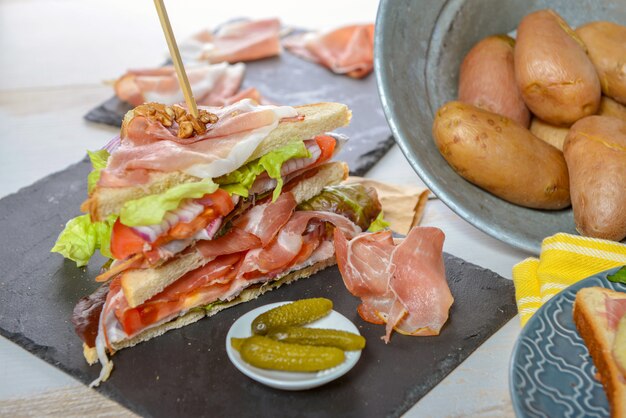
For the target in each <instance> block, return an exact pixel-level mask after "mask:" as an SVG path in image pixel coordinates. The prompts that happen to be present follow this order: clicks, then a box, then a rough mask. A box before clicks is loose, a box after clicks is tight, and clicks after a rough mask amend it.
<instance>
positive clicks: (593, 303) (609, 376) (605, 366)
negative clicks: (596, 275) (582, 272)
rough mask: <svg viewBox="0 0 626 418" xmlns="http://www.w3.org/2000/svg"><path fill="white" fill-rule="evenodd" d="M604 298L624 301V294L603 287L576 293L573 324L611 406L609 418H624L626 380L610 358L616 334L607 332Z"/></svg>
mask: <svg viewBox="0 0 626 418" xmlns="http://www.w3.org/2000/svg"><path fill="white" fill-rule="evenodd" d="M606 297H610V298H613V299H626V293H622V292H616V291H614V290H610V289H605V288H603V287H588V288H584V289H581V290H580V291H578V293H577V294H576V301H575V302H574V323H575V324H576V328H578V332H579V333H580V335H581V337H582V338H583V340H584V341H585V345H587V347H588V348H589V353H590V354H591V357H592V358H593V363H594V364H595V366H596V368H597V369H598V374H599V376H600V380H601V382H602V385H603V386H604V391H605V392H606V396H607V398H608V399H609V404H610V406H611V416H612V417H620V418H624V417H626V376H624V375H622V372H621V370H620V368H619V366H618V365H617V363H616V362H615V357H614V355H613V344H614V342H615V336H616V333H615V330H611V329H609V323H608V319H607V312H606Z"/></svg>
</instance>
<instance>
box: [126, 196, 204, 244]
mask: <svg viewBox="0 0 626 418" xmlns="http://www.w3.org/2000/svg"><path fill="white" fill-rule="evenodd" d="M203 211H204V206H203V205H201V204H199V203H196V202H194V201H187V202H185V203H183V204H182V205H181V206H180V207H179V208H178V209H176V210H173V211H170V212H167V213H166V214H165V217H164V218H163V221H161V223H160V224H156V225H146V226H136V227H133V230H135V232H137V234H138V235H139V236H140V237H141V238H143V239H144V240H146V241H147V242H149V243H153V242H154V241H156V239H157V238H158V237H160V236H161V235H163V234H165V233H166V232H167V231H169V230H170V229H172V228H173V227H174V226H175V225H177V224H179V223H181V222H184V223H188V222H191V221H193V220H194V219H195V218H197V217H198V215H200V214H201V213H202V212H203Z"/></svg>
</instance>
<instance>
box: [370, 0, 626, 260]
mask: <svg viewBox="0 0 626 418" xmlns="http://www.w3.org/2000/svg"><path fill="white" fill-rule="evenodd" d="M625 1H626V0H613V1H610V0H575V1H574V0H552V1H550V0H527V1H519V0H381V2H380V6H379V9H378V17H377V19H376V41H375V47H374V49H375V53H374V54H375V60H374V61H375V62H374V65H375V70H376V77H377V81H378V89H379V93H380V96H381V100H382V104H383V108H384V110H385V115H386V116H387V120H388V122H389V125H390V126H391V130H392V131H393V134H394V137H395V138H396V142H397V143H398V145H399V146H400V148H401V149H402V152H403V153H404V155H405V156H406V158H407V159H408V160H409V162H410V163H411V166H412V167H413V169H414V170H415V171H416V172H417V174H418V175H419V176H420V177H421V178H422V180H423V181H424V182H425V183H426V184H427V185H428V187H429V188H430V189H431V190H432V191H433V192H434V193H435V194H436V195H437V197H439V198H440V199H441V200H442V201H443V202H444V203H445V204H446V205H448V206H449V207H450V208H451V209H452V210H453V211H454V212H456V213H457V214H458V215H459V216H461V217H462V218H464V219H465V220H467V221H468V222H470V223H471V224H473V225H474V226H476V227H478V228H479V229H481V230H483V231H484V232H486V233H488V234H489V235H491V236H493V237H495V238H498V239H500V240H502V241H504V242H507V243H509V244H511V245H513V246H515V247H518V248H521V249H523V250H526V251H528V252H531V253H535V254H538V253H539V251H540V247H541V241H542V240H543V238H545V237H547V236H550V235H552V234H555V233H557V232H568V233H573V234H575V233H576V230H575V226H574V218H573V214H572V210H571V209H568V210H561V211H544V210H535V209H527V208H523V207H520V206H516V205H514V204H511V203H508V202H505V201H504V200H502V199H499V198H497V197H495V196H493V195H491V194H490V193H488V192H485V191H484V190H482V189H480V188H478V187H476V186H474V185H473V184H471V183H469V182H467V181H466V180H464V179H463V178H462V177H461V176H459V175H458V174H456V173H455V172H454V171H453V170H452V168H451V167H450V166H449V165H448V163H447V162H446V161H445V160H444V159H443V157H442V156H441V154H439V151H438V150H437V147H436V146H435V143H434V141H433V138H432V131H431V128H432V123H433V115H434V113H435V111H436V110H437V109H438V108H439V107H440V106H441V105H443V104H444V103H446V102H448V101H451V100H455V99H456V97H457V84H458V72H459V67H460V65H461V61H462V60H463V57H464V56H465V54H466V53H467V52H468V51H469V50H470V49H471V47H472V46H474V45H475V44H476V43H477V42H478V41H480V40H481V39H482V38H484V37H486V36H489V35H492V34H498V33H508V32H511V31H513V30H515V28H516V27H517V25H518V23H519V22H520V20H521V19H522V18H523V17H524V16H525V15H527V14H528V13H530V12H532V11H535V10H539V9H545V8H552V9H554V10H556V11H557V12H558V13H559V14H560V15H561V16H563V17H564V18H565V19H566V20H567V21H568V23H569V24H570V25H571V26H573V27H577V26H579V25H581V24H583V23H585V22H589V21H592V20H609V21H613V22H616V23H620V24H626V2H625Z"/></svg>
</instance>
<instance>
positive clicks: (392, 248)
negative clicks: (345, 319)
mask: <svg viewBox="0 0 626 418" xmlns="http://www.w3.org/2000/svg"><path fill="white" fill-rule="evenodd" d="M334 240H335V251H336V254H337V264H338V266H339V270H340V272H341V276H342V277H343V280H344V283H345V284H346V287H347V288H348V290H349V291H350V293H352V294H353V295H355V296H357V297H359V298H361V300H362V304H361V306H359V309H358V312H359V315H360V316H361V317H362V318H363V319H364V320H366V321H368V322H373V323H381V322H385V323H386V324H387V326H386V333H385V336H384V337H383V339H384V340H385V342H389V339H390V337H391V332H392V331H393V330H394V329H395V330H396V331H398V332H400V333H402V334H408V335H438V334H439V332H440V330H441V328H442V327H443V324H444V323H445V322H446V321H447V319H448V314H449V311H450V307H451V306H452V303H453V301H454V299H453V297H452V294H451V293H450V289H449V287H448V283H447V281H446V276H445V268H444V264H443V252H442V251H443V240H444V235H443V232H441V230H439V229H437V228H428V227H416V228H413V229H412V230H411V231H410V232H409V234H408V235H407V237H406V238H405V239H404V240H403V241H402V242H401V243H400V244H399V245H395V244H394V242H393V238H392V236H391V233H390V232H389V231H382V232H378V233H375V234H362V235H359V236H357V237H355V238H353V239H352V240H348V239H346V238H345V237H344V236H343V235H342V233H341V231H339V230H335V233H334Z"/></svg>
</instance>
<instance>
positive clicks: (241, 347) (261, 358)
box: [231, 335, 346, 372]
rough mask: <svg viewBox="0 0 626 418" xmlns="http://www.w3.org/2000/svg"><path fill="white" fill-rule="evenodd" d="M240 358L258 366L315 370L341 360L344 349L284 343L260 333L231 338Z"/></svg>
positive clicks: (341, 361)
mask: <svg viewBox="0 0 626 418" xmlns="http://www.w3.org/2000/svg"><path fill="white" fill-rule="evenodd" d="M231 345H232V347H233V348H234V349H235V350H237V351H239V354H241V358H242V359H243V360H244V361H245V362H246V363H249V364H251V365H253V366H255V367H260V368H262V369H272V370H284V371H290V372H317V371H320V370H324V369H329V368H331V367H335V366H338V365H339V364H341V363H343V361H344V360H345V358H346V356H345V354H344V352H343V351H342V350H340V349H338V348H335V347H315V346H306V345H300V344H287V343H281V342H278V341H274V340H272V339H271V338H267V337H263V336H261V335H253V336H252V337H248V338H244V339H239V338H233V339H232V340H231Z"/></svg>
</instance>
